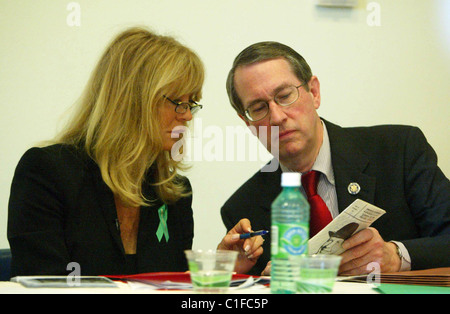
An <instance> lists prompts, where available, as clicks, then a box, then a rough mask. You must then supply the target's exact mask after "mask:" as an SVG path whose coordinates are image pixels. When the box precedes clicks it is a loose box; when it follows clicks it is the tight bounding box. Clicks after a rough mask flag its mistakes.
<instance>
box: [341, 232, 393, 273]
mask: <svg viewBox="0 0 450 314" xmlns="http://www.w3.org/2000/svg"><path fill="white" fill-rule="evenodd" d="M342 247H343V248H344V249H345V250H346V251H345V252H344V253H342V254H341V256H342V261H341V265H340V267H339V274H340V275H360V274H368V273H370V272H371V270H372V269H371V268H369V269H367V265H368V264H369V263H372V262H376V263H378V264H379V265H380V271H381V272H382V273H386V272H396V271H399V270H400V266H401V261H400V257H399V256H398V254H397V248H396V245H395V244H394V243H390V242H384V240H383V238H382V237H381V236H380V234H379V233H378V231H377V230H376V229H374V228H370V227H369V228H367V229H364V230H361V231H360V232H358V233H356V234H354V235H353V236H352V237H350V238H349V239H347V240H346V241H344V243H342Z"/></svg>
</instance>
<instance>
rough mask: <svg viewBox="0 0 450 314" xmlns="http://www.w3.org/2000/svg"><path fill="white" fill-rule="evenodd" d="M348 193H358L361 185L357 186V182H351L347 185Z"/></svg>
mask: <svg viewBox="0 0 450 314" xmlns="http://www.w3.org/2000/svg"><path fill="white" fill-rule="evenodd" d="M347 190H348V193H350V194H351V195H356V194H358V193H359V191H361V187H360V186H359V184H358V183H356V182H352V183H350V184H349V185H348V188H347Z"/></svg>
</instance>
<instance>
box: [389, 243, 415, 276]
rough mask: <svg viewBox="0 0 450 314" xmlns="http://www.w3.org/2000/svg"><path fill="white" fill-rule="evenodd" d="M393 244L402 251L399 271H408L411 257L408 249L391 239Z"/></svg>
mask: <svg viewBox="0 0 450 314" xmlns="http://www.w3.org/2000/svg"><path fill="white" fill-rule="evenodd" d="M391 242H392V243H394V244H395V245H397V247H398V249H399V250H400V252H401V253H402V258H401V265H400V270H399V271H409V270H411V257H410V256H409V253H408V250H407V249H406V247H405V245H404V244H403V243H401V242H398V241H391Z"/></svg>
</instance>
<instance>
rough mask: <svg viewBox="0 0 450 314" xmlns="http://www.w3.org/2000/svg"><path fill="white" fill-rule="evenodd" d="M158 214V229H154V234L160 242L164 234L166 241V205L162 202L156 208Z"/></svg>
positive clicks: (167, 238) (167, 231) (167, 232)
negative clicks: (161, 204)
mask: <svg viewBox="0 0 450 314" xmlns="http://www.w3.org/2000/svg"><path fill="white" fill-rule="evenodd" d="M158 216H159V226H158V230H156V236H157V237H158V241H159V242H161V239H162V237H163V235H164V237H165V238H166V242H169V229H168V228H167V205H166V204H164V205H163V206H161V207H160V208H159V209H158Z"/></svg>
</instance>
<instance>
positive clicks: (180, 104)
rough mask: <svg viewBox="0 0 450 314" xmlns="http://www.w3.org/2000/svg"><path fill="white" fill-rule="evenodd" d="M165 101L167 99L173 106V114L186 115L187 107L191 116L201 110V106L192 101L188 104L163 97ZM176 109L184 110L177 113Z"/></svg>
mask: <svg viewBox="0 0 450 314" xmlns="http://www.w3.org/2000/svg"><path fill="white" fill-rule="evenodd" d="M163 96H164V98H165V99H167V100H168V101H170V102H171V103H172V104H173V105H175V112H176V113H180V114H183V113H186V112H187V107H189V110H190V111H191V114H195V113H196V112H198V111H199V110H200V109H202V108H203V105H200V104H199V103H197V102H195V101H194V100H190V102H181V101H180V102H176V101H174V100H172V99H170V98H169V97H167V96H166V95H163ZM186 105H187V107H186ZM178 108H181V109H182V110H184V111H183V112H179V111H177V109H178Z"/></svg>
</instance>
